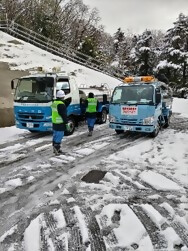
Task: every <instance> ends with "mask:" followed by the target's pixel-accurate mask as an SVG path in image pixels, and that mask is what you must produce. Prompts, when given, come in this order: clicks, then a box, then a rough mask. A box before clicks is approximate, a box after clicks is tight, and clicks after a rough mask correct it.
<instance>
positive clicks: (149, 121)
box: [143, 117, 154, 125]
mask: <svg viewBox="0 0 188 251" xmlns="http://www.w3.org/2000/svg"><path fill="white" fill-rule="evenodd" d="M153 122H154V117H148V118H145V119H144V120H143V125H153Z"/></svg>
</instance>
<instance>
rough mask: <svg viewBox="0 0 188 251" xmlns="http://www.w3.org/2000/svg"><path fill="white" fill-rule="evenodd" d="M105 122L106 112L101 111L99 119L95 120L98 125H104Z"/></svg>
mask: <svg viewBox="0 0 188 251" xmlns="http://www.w3.org/2000/svg"><path fill="white" fill-rule="evenodd" d="M106 121H107V110H106V109H103V110H102V112H101V113H100V116H99V118H98V119H97V122H98V124H104V123H106Z"/></svg>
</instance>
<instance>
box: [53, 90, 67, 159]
mask: <svg viewBox="0 0 188 251" xmlns="http://www.w3.org/2000/svg"><path fill="white" fill-rule="evenodd" d="M64 97H65V93H64V91H63V90H59V91H57V94H56V100H54V101H53V103H52V105H51V108H52V123H53V140H52V145H53V150H54V153H55V154H56V155H59V154H61V153H62V151H61V141H62V139H63V137H64V132H65V130H67V131H69V130H70V128H69V125H68V119H67V109H66V105H65V103H64V101H63V100H64Z"/></svg>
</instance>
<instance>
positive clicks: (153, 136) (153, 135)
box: [150, 123, 160, 138]
mask: <svg viewBox="0 0 188 251" xmlns="http://www.w3.org/2000/svg"><path fill="white" fill-rule="evenodd" d="M159 130H160V125H159V123H158V124H157V127H156V129H155V130H154V131H153V132H152V133H150V136H151V137H152V138H155V137H156V136H157V135H158V133H159Z"/></svg>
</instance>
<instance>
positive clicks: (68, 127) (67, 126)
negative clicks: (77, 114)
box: [66, 124, 70, 132]
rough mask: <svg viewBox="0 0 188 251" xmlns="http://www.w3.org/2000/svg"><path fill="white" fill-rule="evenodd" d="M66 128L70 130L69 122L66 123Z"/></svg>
mask: <svg viewBox="0 0 188 251" xmlns="http://www.w3.org/2000/svg"><path fill="white" fill-rule="evenodd" d="M66 130H67V132H70V125H69V124H66Z"/></svg>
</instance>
